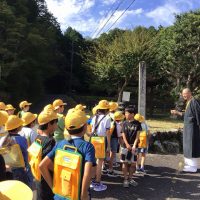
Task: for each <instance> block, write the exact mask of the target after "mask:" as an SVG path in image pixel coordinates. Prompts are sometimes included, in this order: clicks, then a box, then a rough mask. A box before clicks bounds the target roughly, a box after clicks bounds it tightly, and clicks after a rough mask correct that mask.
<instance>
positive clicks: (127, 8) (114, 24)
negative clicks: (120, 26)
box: [106, 0, 135, 32]
mask: <svg viewBox="0 0 200 200" xmlns="http://www.w3.org/2000/svg"><path fill="white" fill-rule="evenodd" d="M134 2H135V0H133V1H132V2H131V3H130V4H129V6H128V7H127V8H126V9H125V10H124V11H123V12H122V14H121V15H120V16H119V17H118V18H117V19H116V20H115V22H114V23H113V24H112V25H111V26H110V28H109V29H108V30H107V31H106V32H108V31H109V30H110V29H111V28H112V27H113V26H114V25H115V24H116V23H117V21H118V20H119V19H120V18H121V17H122V16H123V15H124V14H125V12H126V11H127V10H128V9H129V8H130V7H131V6H132V5H133V3H134Z"/></svg>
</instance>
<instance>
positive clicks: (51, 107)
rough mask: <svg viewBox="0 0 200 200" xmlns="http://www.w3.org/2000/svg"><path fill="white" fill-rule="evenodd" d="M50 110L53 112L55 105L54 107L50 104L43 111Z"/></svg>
mask: <svg viewBox="0 0 200 200" xmlns="http://www.w3.org/2000/svg"><path fill="white" fill-rule="evenodd" d="M48 109H51V110H53V105H52V104H48V105H46V106H45V107H44V109H43V110H48Z"/></svg>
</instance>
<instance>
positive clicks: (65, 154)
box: [53, 140, 84, 200]
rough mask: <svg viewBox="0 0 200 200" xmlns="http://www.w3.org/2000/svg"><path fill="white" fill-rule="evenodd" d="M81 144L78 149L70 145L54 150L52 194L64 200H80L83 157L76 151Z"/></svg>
mask: <svg viewBox="0 0 200 200" xmlns="http://www.w3.org/2000/svg"><path fill="white" fill-rule="evenodd" d="M72 141H73V140H72ZM69 143H70V141H69ZM83 144H84V143H81V145H79V147H75V146H72V145H71V144H70V145H65V146H64V147H63V149H57V150H56V154H55V159H54V177H53V192H54V193H55V194H57V195H60V196H62V197H65V198H66V199H70V200H79V199H80V193H81V182H82V167H83V157H82V154H81V153H80V152H79V151H78V149H79V148H80V147H81V146H82V145H83Z"/></svg>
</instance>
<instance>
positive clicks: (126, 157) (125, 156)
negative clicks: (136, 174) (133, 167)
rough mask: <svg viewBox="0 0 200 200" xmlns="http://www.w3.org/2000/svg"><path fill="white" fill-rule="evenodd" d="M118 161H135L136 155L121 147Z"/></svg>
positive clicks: (129, 162)
mask: <svg viewBox="0 0 200 200" xmlns="http://www.w3.org/2000/svg"><path fill="white" fill-rule="evenodd" d="M120 161H121V162H123V163H128V164H131V163H136V162H137V155H135V154H132V152H131V151H128V149H127V148H124V147H122V148H121V158H120Z"/></svg>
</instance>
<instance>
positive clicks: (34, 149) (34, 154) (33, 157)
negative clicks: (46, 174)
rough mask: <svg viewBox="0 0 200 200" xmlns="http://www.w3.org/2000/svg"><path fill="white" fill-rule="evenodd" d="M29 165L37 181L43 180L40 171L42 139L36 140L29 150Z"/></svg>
mask: <svg viewBox="0 0 200 200" xmlns="http://www.w3.org/2000/svg"><path fill="white" fill-rule="evenodd" d="M28 157H29V164H30V167H31V172H32V174H33V176H34V178H35V179H36V180H37V181H40V180H41V173H40V170H39V164H40V162H41V160H42V142H41V140H40V139H36V140H35V142H33V143H32V144H31V146H30V147H29V148H28Z"/></svg>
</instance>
